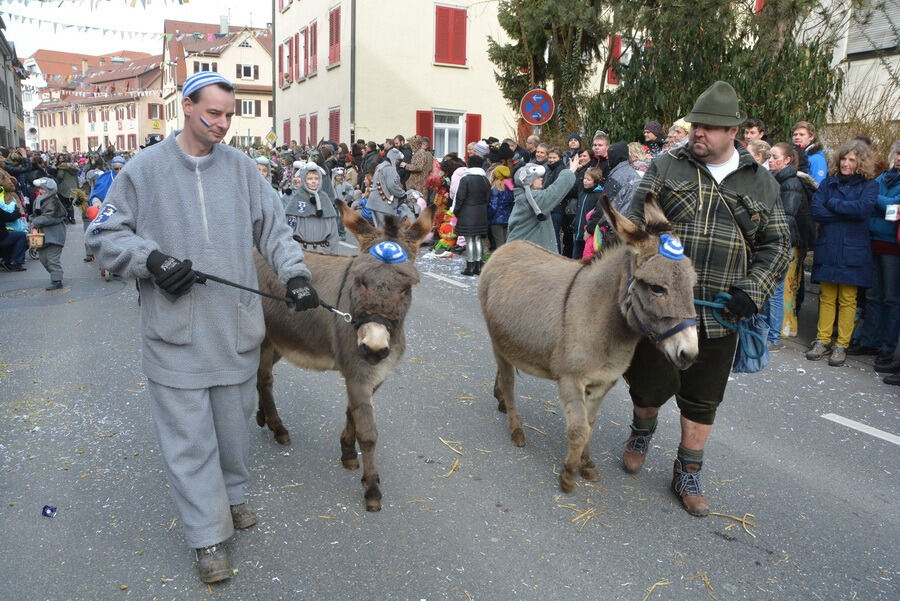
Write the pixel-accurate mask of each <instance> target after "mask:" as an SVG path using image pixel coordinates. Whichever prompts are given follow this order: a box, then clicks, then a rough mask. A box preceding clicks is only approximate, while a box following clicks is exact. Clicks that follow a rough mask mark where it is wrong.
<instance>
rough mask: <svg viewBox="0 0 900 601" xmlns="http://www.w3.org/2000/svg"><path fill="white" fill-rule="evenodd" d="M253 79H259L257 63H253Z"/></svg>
mask: <svg viewBox="0 0 900 601" xmlns="http://www.w3.org/2000/svg"><path fill="white" fill-rule="evenodd" d="M253 79H259V65H253Z"/></svg>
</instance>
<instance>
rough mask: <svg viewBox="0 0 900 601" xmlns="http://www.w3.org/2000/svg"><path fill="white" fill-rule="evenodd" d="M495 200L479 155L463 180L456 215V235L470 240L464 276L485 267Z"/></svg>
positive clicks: (471, 158)
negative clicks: (490, 211) (491, 207)
mask: <svg viewBox="0 0 900 601" xmlns="http://www.w3.org/2000/svg"><path fill="white" fill-rule="evenodd" d="M490 201H491V183H490V182H489V181H488V178H487V175H485V173H484V159H482V158H481V157H480V156H478V155H472V156H470V157H469V162H468V164H467V169H466V174H465V175H464V176H463V178H462V179H461V180H459V188H458V189H457V191H456V201H455V203H454V206H453V214H454V215H456V220H457V221H456V233H457V234H458V235H460V236H465V237H466V268H465V269H464V270H463V271H462V274H463V275H476V274H479V273H481V266H482V265H484V238H485V236H487V234H488V229H489V225H490V224H489V222H488V215H487V208H488V203H490Z"/></svg>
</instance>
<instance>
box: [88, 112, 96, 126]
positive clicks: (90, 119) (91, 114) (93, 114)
mask: <svg viewBox="0 0 900 601" xmlns="http://www.w3.org/2000/svg"><path fill="white" fill-rule="evenodd" d="M87 115H88V123H94V122H96V121H97V110H96V109H88V111H87Z"/></svg>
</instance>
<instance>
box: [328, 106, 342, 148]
mask: <svg viewBox="0 0 900 601" xmlns="http://www.w3.org/2000/svg"><path fill="white" fill-rule="evenodd" d="M328 139H329V140H331V141H332V142H340V141H341V109H333V110H330V111H328Z"/></svg>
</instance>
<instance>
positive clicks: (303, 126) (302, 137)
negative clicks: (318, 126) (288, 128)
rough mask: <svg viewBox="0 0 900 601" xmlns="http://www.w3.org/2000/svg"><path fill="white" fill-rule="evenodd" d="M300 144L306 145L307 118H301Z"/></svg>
mask: <svg viewBox="0 0 900 601" xmlns="http://www.w3.org/2000/svg"><path fill="white" fill-rule="evenodd" d="M298 142H299V143H300V144H306V143H307V140H306V117H305V116H304V117H300V139H299V140H298Z"/></svg>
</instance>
